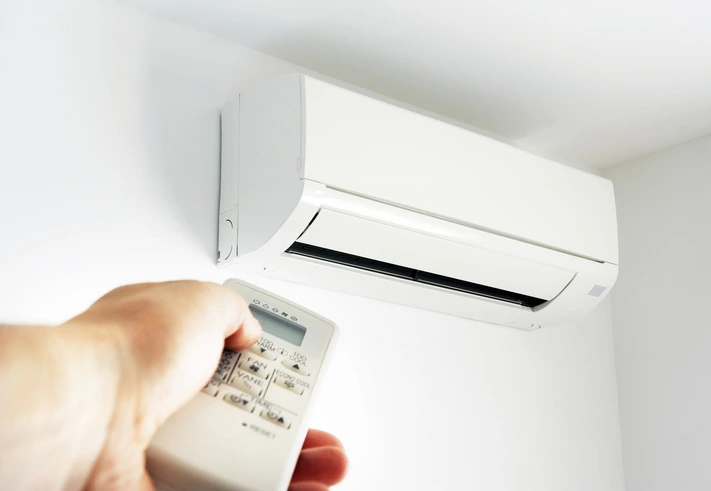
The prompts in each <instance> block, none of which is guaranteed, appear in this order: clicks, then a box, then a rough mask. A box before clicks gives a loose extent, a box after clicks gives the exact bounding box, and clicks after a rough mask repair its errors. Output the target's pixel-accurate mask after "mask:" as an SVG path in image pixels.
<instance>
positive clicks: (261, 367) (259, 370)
mask: <svg viewBox="0 0 711 491" xmlns="http://www.w3.org/2000/svg"><path fill="white" fill-rule="evenodd" d="M239 367H240V369H242V370H244V371H245V372H247V373H250V374H252V375H256V376H257V377H261V378H263V379H265V380H266V379H268V378H269V371H268V370H267V364H266V363H264V362H262V361H259V360H257V359H256V358H253V357H251V356H250V357H249V358H247V359H246V360H244V361H242V362H240V364H239Z"/></svg>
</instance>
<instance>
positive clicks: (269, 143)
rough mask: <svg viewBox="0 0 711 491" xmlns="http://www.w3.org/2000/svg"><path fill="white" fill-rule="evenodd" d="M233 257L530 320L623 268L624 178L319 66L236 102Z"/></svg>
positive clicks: (225, 157) (226, 133)
mask: <svg viewBox="0 0 711 491" xmlns="http://www.w3.org/2000/svg"><path fill="white" fill-rule="evenodd" d="M219 220H220V222H219V223H220V225H219V252H218V261H219V263H220V264H221V265H225V266H229V267H236V268H240V269H243V270H247V271H252V272H255V271H257V272H260V273H263V274H266V275H268V276H272V277H276V278H281V279H286V280H291V281H296V282H300V283H305V284H311V285H316V286H321V287H326V288H330V289H335V290H340V291H344V292H349V293H352V294H357V295H361V296H365V297H371V298H376V299H381V300H386V301H391V302H397V303H400V304H405V305H410V306H414V307H419V308H424V309H429V310H434V311H440V312H446V313H448V314H452V315H456V316H461V317H467V318H471V319H477V320H481V321H486V322H490V323H495V324H501V325H505V326H512V327H516V328H521V329H529V330H530V329H537V328H539V327H541V326H552V325H557V324H564V323H568V322H571V321H574V320H576V319H579V318H580V317H581V316H583V315H585V314H586V313H587V312H589V311H590V310H591V309H592V308H594V307H595V306H596V305H597V304H598V303H599V302H600V301H601V299H602V298H603V297H605V295H607V293H609V291H610V289H611V288H612V286H613V285H614V283H615V280H616V278H617V268H618V267H617V263H618V252H617V223H616V216H615V200H614V194H613V188H612V183H611V182H610V181H608V180H606V179H603V178H600V177H597V176H594V175H591V174H588V173H585V172H582V171H579V170H576V169H573V168H570V167H566V166H563V165H560V164H557V163H555V162H551V161H549V160H546V159H543V158H541V157H537V156H534V155H531V154H529V153H526V152H524V151H522V150H519V149H517V148H514V147H512V146H509V145H506V144H504V143H501V142H499V141H496V140H493V139H491V138H487V137H484V136H482V135H479V134H476V133H473V132H471V131H468V130H465V129H462V128H460V127H457V126H453V125H450V124H447V123H444V122H441V121H439V120H436V119H433V118H429V117H427V116H423V115H421V114H418V113H415V112H412V111H408V110H405V109H402V108H400V107H397V106H394V105H391V104H387V103H385V102H382V101H379V100H376V99H373V98H370V97H367V96H365V95H362V94H359V93H356V92H352V91H349V90H346V89H343V88H340V87H337V86H334V85H331V84H328V83H325V82H322V81H319V80H316V79H313V78H310V77H307V76H304V75H299V74H293V75H285V76H281V77H278V78H275V79H272V80H269V81H267V82H265V83H263V84H261V85H259V86H256V87H254V88H253V89H251V90H248V91H245V92H243V93H241V94H240V95H239V97H238V98H237V99H236V100H234V101H232V102H230V103H228V104H227V105H226V106H225V107H224V109H223V111H222V174H221V195H220V215H219Z"/></svg>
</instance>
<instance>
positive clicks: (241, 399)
mask: <svg viewBox="0 0 711 491" xmlns="http://www.w3.org/2000/svg"><path fill="white" fill-rule="evenodd" d="M223 399H224V401H225V402H228V403H230V404H232V405H233V406H237V407H238V408H240V409H244V410H245V411H247V412H248V413H251V412H252V411H254V401H252V398H251V397H247V396H245V395H243V394H225V397H223Z"/></svg>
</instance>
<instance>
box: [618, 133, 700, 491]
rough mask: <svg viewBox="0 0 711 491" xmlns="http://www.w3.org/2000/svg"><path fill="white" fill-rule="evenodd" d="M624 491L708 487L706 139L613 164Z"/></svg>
mask: <svg viewBox="0 0 711 491" xmlns="http://www.w3.org/2000/svg"><path fill="white" fill-rule="evenodd" d="M605 175H606V176H607V177H609V178H611V179H612V180H613V181H614V183H615V187H616V190H617V197H618V198H617V213H618V217H619V226H620V261H621V264H623V265H624V267H621V268H620V277H619V279H618V281H617V285H616V286H615V289H614V290H613V291H612V311H613V316H614V317H613V318H614V323H615V359H616V364H617V380H618V385H619V394H620V422H621V426H622V446H623V449H624V463H625V477H626V483H627V491H667V490H690V491H691V490H694V491H695V490H699V491H700V490H706V489H711V468H710V467H709V462H708V460H709V455H711V420H710V419H709V415H710V414H711V389H710V388H709V381H708V374H709V373H711V329H709V322H708V313H707V312H708V303H709V296H710V295H711V283H710V282H709V272H711V258H710V256H709V251H711V185H710V183H711V137H706V138H702V139H699V140H696V141H693V142H689V143H686V144H684V145H681V146H678V147H675V148H671V149H668V150H665V151H663V152H659V153H657V154H655V155H651V156H649V157H646V158H643V159H639V160H636V161H633V162H628V163H625V164H621V165H618V166H615V167H613V168H611V169H609V171H607V172H606V173H605Z"/></svg>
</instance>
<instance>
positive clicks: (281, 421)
mask: <svg viewBox="0 0 711 491" xmlns="http://www.w3.org/2000/svg"><path fill="white" fill-rule="evenodd" d="M260 416H261V417H262V418H263V419H266V420H267V421H269V422H271V423H274V424H275V425H278V426H281V427H282V428H285V429H287V430H288V429H289V427H290V426H291V421H289V420H288V419H287V418H286V417H285V416H284V414H283V413H282V412H281V411H279V410H278V409H276V408H273V407H270V408H266V409H262V412H261V414H260Z"/></svg>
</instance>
